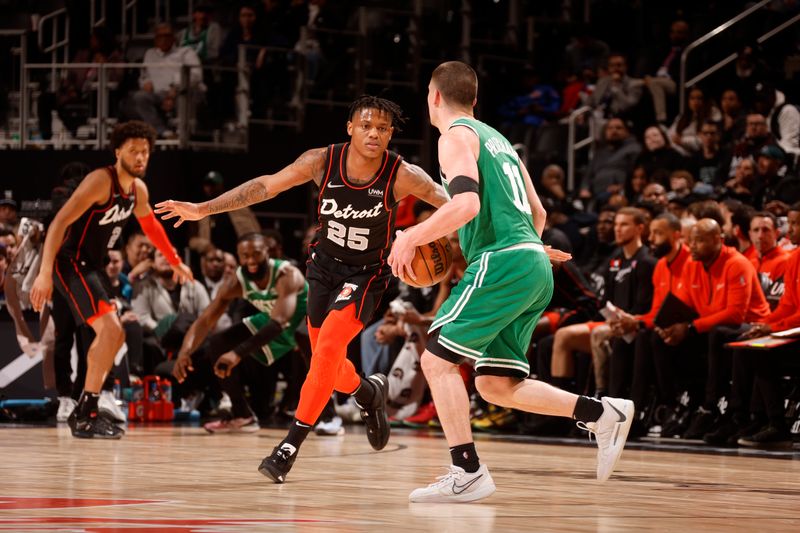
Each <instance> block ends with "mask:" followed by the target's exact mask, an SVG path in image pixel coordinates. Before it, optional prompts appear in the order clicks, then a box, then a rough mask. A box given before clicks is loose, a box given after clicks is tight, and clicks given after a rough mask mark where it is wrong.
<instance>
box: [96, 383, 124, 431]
mask: <svg viewBox="0 0 800 533" xmlns="http://www.w3.org/2000/svg"><path fill="white" fill-rule="evenodd" d="M97 409H98V410H99V411H103V412H105V413H106V414H107V415H108V416H109V417H111V418H112V419H113V420H114V423H115V424H125V423H126V422H127V421H128V416H127V414H126V413H125V411H123V410H122V408H121V407H120V406H119V404H118V403H117V399H116V398H115V397H114V394H113V393H112V392H111V391H107V390H104V391H100V397H99V398H98V399H97Z"/></svg>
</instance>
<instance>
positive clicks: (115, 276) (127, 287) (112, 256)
mask: <svg viewBox="0 0 800 533" xmlns="http://www.w3.org/2000/svg"><path fill="white" fill-rule="evenodd" d="M123 264H124V262H123V260H122V252H120V251H119V250H109V251H108V263H107V264H106V269H105V270H106V275H107V276H108V283H109V285H110V287H111V293H112V294H110V296H111V297H112V298H116V299H118V300H120V301H122V302H127V303H128V304H130V302H131V298H133V285H131V282H130V280H129V279H128V276H127V275H125V274H124V273H123V272H122V266H123Z"/></svg>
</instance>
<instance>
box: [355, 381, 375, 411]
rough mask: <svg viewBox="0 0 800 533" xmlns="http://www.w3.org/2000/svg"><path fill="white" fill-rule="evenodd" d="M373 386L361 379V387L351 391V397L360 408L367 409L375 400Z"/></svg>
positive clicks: (371, 383)
mask: <svg viewBox="0 0 800 533" xmlns="http://www.w3.org/2000/svg"><path fill="white" fill-rule="evenodd" d="M376 392H377V391H376V390H375V384H374V383H373V382H371V381H370V380H368V379H366V378H361V385H359V386H358V388H357V389H356V390H355V391H353V397H354V398H355V399H356V402H358V405H360V406H361V407H369V406H370V405H372V400H374V399H375V394H376Z"/></svg>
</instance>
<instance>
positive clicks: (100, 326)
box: [31, 121, 192, 439]
mask: <svg viewBox="0 0 800 533" xmlns="http://www.w3.org/2000/svg"><path fill="white" fill-rule="evenodd" d="M155 135H156V132H155V130H153V128H152V127H151V126H149V125H147V124H145V123H144V122H137V121H132V122H127V123H124V124H119V125H118V126H117V127H116V128H114V131H113V133H112V134H111V145H112V147H113V149H114V153H115V155H116V158H117V161H116V163H115V164H114V165H112V166H108V167H103V168H98V169H96V170H94V171H92V172H91V173H90V174H88V175H87V176H86V178H85V179H84V180H83V181H82V182H81V184H80V185H79V186H78V188H77V189H75V192H73V193H72V196H70V198H69V200H67V202H66V203H65V204H64V206H63V207H62V208H61V209H60V210H59V211H58V213H57V214H56V216H55V218H54V219H53V222H52V223H51V224H50V227H49V228H48V230H47V237H46V239H45V242H44V250H43V252H42V264H41V267H40V269H39V275H38V276H37V277H36V280H35V281H34V283H33V287H32V288H31V303H32V304H33V308H34V309H35V310H37V311H39V310H41V309H42V308H43V307H44V305H45V303H46V302H47V301H48V300H50V298H51V296H52V293H53V284H55V285H56V288H57V289H58V291H59V293H61V295H62V296H63V297H64V299H65V300H66V301H67V302H68V304H69V306H70V310H71V311H72V314H73V316H74V318H75V321H76V322H77V323H78V324H84V323H85V324H88V325H89V326H91V328H92V329H93V330H94V332H95V334H96V336H95V339H94V342H92V344H91V346H90V347H89V353H88V356H87V358H88V368H87V371H86V381H85V384H84V389H83V395H82V396H81V399H80V401H79V403H78V407H76V408H75V411H74V412H73V416H71V417H70V419H69V425H70V429H71V430H72V434H73V435H74V436H76V437H82V438H92V437H99V438H111V439H118V438H120V437H121V436H122V434H123V433H124V432H123V431H122V430H121V429H120V428H118V427H117V426H115V425H114V424H112V423H111V422H110V421H108V420H106V419H105V418H104V417H102V416H98V412H97V398H98V395H99V393H100V388H101V387H102V385H103V381H104V380H105V376H106V374H107V373H108V371H109V370H110V369H111V366H112V365H113V362H114V356H115V355H116V353H117V351H119V349H120V347H121V346H122V344H123V343H124V342H125V333H124V331H123V329H122V325H121V324H120V321H119V318H118V317H117V313H116V312H115V311H116V308H115V307H114V304H113V303H112V300H111V298H110V297H109V292H110V291H109V289H108V288H107V287H106V283H105V282H104V281H103V280H105V279H106V278H105V277H104V274H103V259H104V257H105V255H106V252H107V250H108V249H109V248H114V247H118V244H119V239H120V236H121V235H122V228H123V226H125V224H126V223H127V221H128V219H129V218H130V216H131V214H134V215H136V218H137V219H138V221H139V224H140V225H141V226H142V229H143V230H144V232H145V234H146V235H147V236H148V237H149V238H150V240H151V241H152V242H153V244H154V245H155V246H156V247H157V248H158V249H159V250H160V251H161V253H162V254H164V256H165V257H166V258H167V260H168V261H169V262H170V265H171V266H172V270H173V271H174V276H175V278H176V280H178V281H180V282H181V283H183V282H184V281H187V280H190V279H192V273H191V270H190V269H189V268H188V267H187V266H186V265H184V264H183V263H182V262H181V260H180V258H179V257H178V255H177V253H176V252H175V249H174V248H173V247H172V245H171V244H170V242H169V239H168V238H167V234H166V233H165V232H164V228H163V227H162V226H161V223H159V222H158V220H157V219H156V218H155V216H154V215H153V211H152V210H151V209H150V205H149V203H148V192H147V186H146V185H145V184H144V182H143V181H142V178H143V177H144V175H145V172H146V171H147V162H148V160H149V158H150V152H151V151H152V149H153V144H154V143H155Z"/></svg>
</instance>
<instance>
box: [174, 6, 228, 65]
mask: <svg viewBox="0 0 800 533" xmlns="http://www.w3.org/2000/svg"><path fill="white" fill-rule="evenodd" d="M177 42H178V46H179V47H187V48H191V49H192V50H194V52H195V53H196V54H197V57H198V58H199V59H200V61H201V62H202V63H213V62H214V61H216V60H217V58H218V57H219V48H220V45H221V44H222V28H220V26H219V24H217V23H216V22H215V21H213V20H211V6H210V5H208V4H206V3H203V2H198V3H197V4H195V5H194V8H193V9H192V20H191V22H190V23H189V26H187V27H186V28H184V29H182V30H181V31H180V32H178V37H177Z"/></svg>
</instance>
